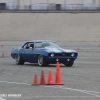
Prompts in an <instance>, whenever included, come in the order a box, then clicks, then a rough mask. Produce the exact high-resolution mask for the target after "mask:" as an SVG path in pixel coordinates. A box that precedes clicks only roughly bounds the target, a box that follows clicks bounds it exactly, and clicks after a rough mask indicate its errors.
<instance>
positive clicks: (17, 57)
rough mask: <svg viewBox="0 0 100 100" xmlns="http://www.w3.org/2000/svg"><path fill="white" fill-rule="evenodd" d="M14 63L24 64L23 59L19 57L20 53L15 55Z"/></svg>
mask: <svg viewBox="0 0 100 100" xmlns="http://www.w3.org/2000/svg"><path fill="white" fill-rule="evenodd" d="M15 63H16V64H17V65H23V64H24V60H22V59H21V57H20V55H19V54H16V55H15Z"/></svg>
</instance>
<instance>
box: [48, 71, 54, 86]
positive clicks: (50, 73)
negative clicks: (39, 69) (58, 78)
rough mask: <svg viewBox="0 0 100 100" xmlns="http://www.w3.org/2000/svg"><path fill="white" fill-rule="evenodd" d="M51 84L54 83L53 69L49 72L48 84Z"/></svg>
mask: <svg viewBox="0 0 100 100" xmlns="http://www.w3.org/2000/svg"><path fill="white" fill-rule="evenodd" d="M49 84H50V85H51V84H54V83H53V79H52V71H51V70H50V71H49V72H48V83H47V85H49Z"/></svg>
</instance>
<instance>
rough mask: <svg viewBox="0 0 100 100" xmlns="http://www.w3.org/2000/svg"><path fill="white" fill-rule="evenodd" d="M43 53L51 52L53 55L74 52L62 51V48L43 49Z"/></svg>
mask: <svg viewBox="0 0 100 100" xmlns="http://www.w3.org/2000/svg"><path fill="white" fill-rule="evenodd" d="M45 51H47V52H49V53H51V52H54V53H61V52H68V53H70V52H76V51H75V50H67V49H63V48H48V47H46V48H45Z"/></svg>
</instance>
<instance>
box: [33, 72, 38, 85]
mask: <svg viewBox="0 0 100 100" xmlns="http://www.w3.org/2000/svg"><path fill="white" fill-rule="evenodd" d="M33 85H38V78H37V75H36V74H35V75H34V81H33Z"/></svg>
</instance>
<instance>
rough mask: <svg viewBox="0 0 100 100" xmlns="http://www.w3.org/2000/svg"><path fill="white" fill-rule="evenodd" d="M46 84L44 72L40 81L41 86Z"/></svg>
mask: <svg viewBox="0 0 100 100" xmlns="http://www.w3.org/2000/svg"><path fill="white" fill-rule="evenodd" d="M44 84H45V77H44V71H43V70H42V71H41V80H40V85H44Z"/></svg>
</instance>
